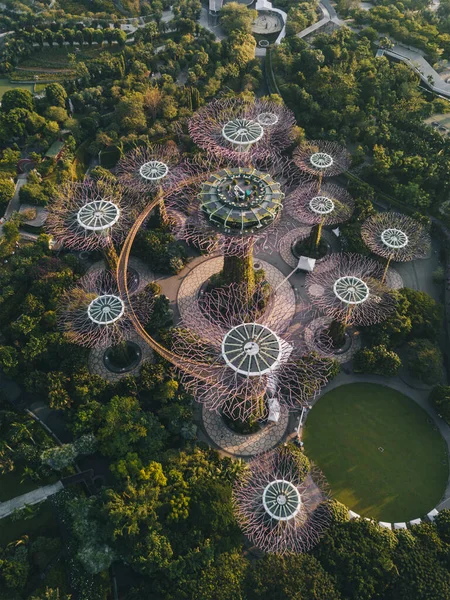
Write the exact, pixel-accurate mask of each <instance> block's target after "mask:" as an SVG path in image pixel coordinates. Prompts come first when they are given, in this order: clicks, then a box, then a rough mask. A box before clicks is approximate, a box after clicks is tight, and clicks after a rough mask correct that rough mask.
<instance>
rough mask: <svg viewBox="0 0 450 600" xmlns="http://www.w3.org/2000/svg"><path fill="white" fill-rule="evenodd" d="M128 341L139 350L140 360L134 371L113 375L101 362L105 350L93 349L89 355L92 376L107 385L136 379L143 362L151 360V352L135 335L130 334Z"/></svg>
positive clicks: (139, 337)
mask: <svg viewBox="0 0 450 600" xmlns="http://www.w3.org/2000/svg"><path fill="white" fill-rule="evenodd" d="M128 339H129V341H130V342H134V343H135V344H137V345H138V346H139V348H140V349H141V360H140V361H139V363H138V364H137V365H136V367H134V369H131V370H130V371H124V372H123V373H114V372H113V371H110V370H109V369H107V368H106V367H105V363H104V362H103V356H104V354H105V351H106V350H105V348H93V349H92V350H91V351H90V353H89V359H88V367H89V372H90V373H92V374H94V375H100V377H102V378H103V379H105V380H106V381H109V383H117V382H118V381H120V380H121V379H123V378H124V377H129V376H131V377H137V376H138V375H139V373H140V372H141V368H142V365H143V364H144V362H148V361H151V360H153V350H152V349H151V348H150V346H149V345H148V344H147V343H146V342H144V340H143V339H142V338H141V336H140V335H138V334H137V333H132V334H131V335H130V336H129V337H128Z"/></svg>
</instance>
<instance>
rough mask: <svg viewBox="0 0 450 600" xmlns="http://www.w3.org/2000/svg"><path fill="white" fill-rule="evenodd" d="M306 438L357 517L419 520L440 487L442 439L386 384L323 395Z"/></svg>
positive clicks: (444, 467) (445, 464)
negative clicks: (358, 515)
mask: <svg viewBox="0 0 450 600" xmlns="http://www.w3.org/2000/svg"><path fill="white" fill-rule="evenodd" d="M303 441H304V444H305V451H306V454H307V455H308V457H309V458H311V459H312V460H313V461H314V462H316V464H317V465H318V466H319V467H320V468H321V469H322V471H323V472H324V474H325V476H326V478H327V480H328V483H329V484H330V486H331V491H332V494H333V496H334V497H335V498H336V499H337V500H339V501H340V502H343V503H344V504H346V505H347V506H348V507H349V508H350V509H352V510H354V511H355V512H357V513H358V514H360V515H361V516H365V517H373V518H376V519H379V520H382V521H389V522H395V521H408V520H410V519H414V518H417V517H422V516H423V515H425V514H426V513H427V512H429V511H430V510H431V509H432V508H434V507H435V506H436V505H437V504H438V503H439V501H440V499H441V497H442V494H443V492H444V490H445V487H446V483H447V477H448V459H447V446H446V444H445V442H444V440H443V439H442V437H441V435H440V433H439V432H438V431H437V430H436V429H435V427H434V425H433V424H431V423H430V419H429V417H428V414H427V413H426V412H425V411H424V410H423V409H422V408H421V407H420V406H418V405H417V404H416V403H415V402H414V401H413V400H411V399H410V398H408V397H407V396H404V395H403V394H401V393H400V392H397V391H395V390H392V389H390V388H387V387H384V386H380V385H375V384H362V383H358V384H352V385H345V386H342V387H339V388H336V389H335V390H332V391H331V392H329V393H327V394H325V395H324V396H323V397H322V398H321V399H320V400H319V402H317V404H316V405H315V406H314V408H313V410H312V411H311V413H310V414H309V415H308V419H307V421H306V424H305V430H304V435H303Z"/></svg>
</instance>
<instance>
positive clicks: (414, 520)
mask: <svg viewBox="0 0 450 600" xmlns="http://www.w3.org/2000/svg"><path fill="white" fill-rule="evenodd" d="M421 523H422V519H412V520H411V521H410V522H409V524H410V525H420V524H421Z"/></svg>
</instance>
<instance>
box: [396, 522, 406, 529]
mask: <svg viewBox="0 0 450 600" xmlns="http://www.w3.org/2000/svg"><path fill="white" fill-rule="evenodd" d="M394 529H407V527H406V523H394Z"/></svg>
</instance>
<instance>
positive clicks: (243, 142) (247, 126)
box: [222, 119, 264, 152]
mask: <svg viewBox="0 0 450 600" xmlns="http://www.w3.org/2000/svg"><path fill="white" fill-rule="evenodd" d="M222 135H223V137H224V138H225V139H226V140H227V142H230V143H231V144H233V146H236V149H237V150H239V151H241V152H245V151H247V150H248V149H249V148H250V147H251V146H252V145H253V144H255V143H256V142H259V140H260V139H261V138H262V136H263V135H264V129H263V128H262V126H261V125H260V124H259V123H257V122H256V121H252V120H251V119H233V120H232V121H228V123H225V125H224V126H223V127H222Z"/></svg>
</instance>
